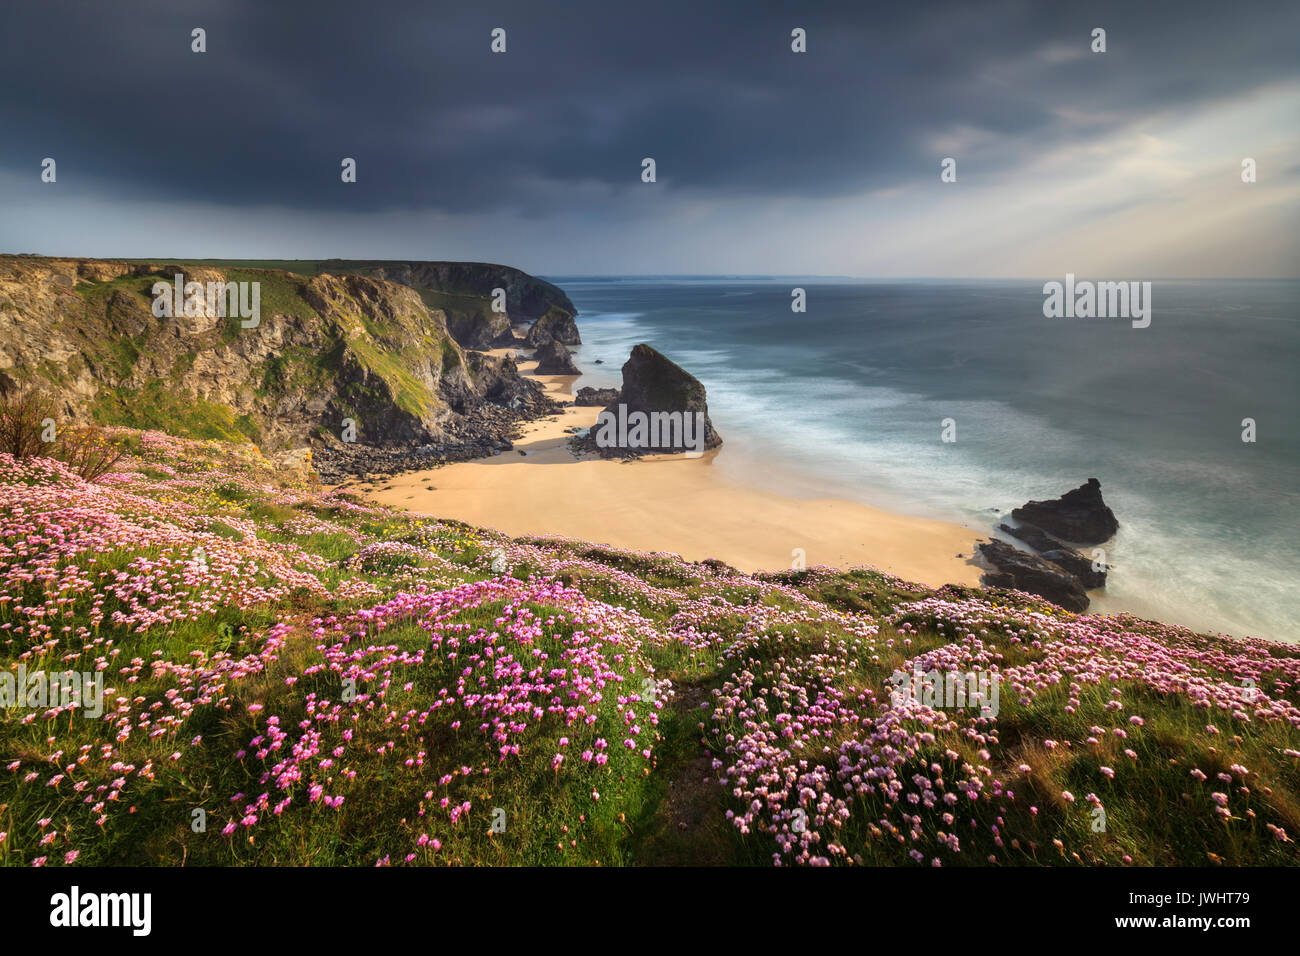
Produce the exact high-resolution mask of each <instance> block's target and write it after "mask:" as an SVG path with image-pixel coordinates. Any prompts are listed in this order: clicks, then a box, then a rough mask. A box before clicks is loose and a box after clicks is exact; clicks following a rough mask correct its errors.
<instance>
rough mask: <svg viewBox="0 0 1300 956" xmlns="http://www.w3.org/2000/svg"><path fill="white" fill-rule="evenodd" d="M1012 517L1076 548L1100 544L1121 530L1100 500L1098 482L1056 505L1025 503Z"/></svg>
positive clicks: (1086, 485)
mask: <svg viewBox="0 0 1300 956" xmlns="http://www.w3.org/2000/svg"><path fill="white" fill-rule="evenodd" d="M1011 517H1013V518H1015V519H1016V520H1017V521H1021V522H1026V523H1028V524H1033V525H1037V526H1038V527H1040V528H1042V529H1043V530H1045V531H1048V532H1050V533H1051V534H1054V535H1056V536H1057V537H1058V538H1064V539H1065V540H1066V541H1070V542H1074V543H1076V544H1100V543H1101V542H1103V541H1109V540H1110V539H1111V538H1113V537H1114V536H1115V532H1116V531H1118V530H1119V522H1118V521H1116V520H1115V514H1114V512H1112V511H1111V510H1110V508H1108V507H1107V506H1106V503H1105V502H1104V501H1102V499H1101V482H1100V481H1098V480H1097V479H1096V478H1089V479H1088V480H1087V482H1086V483H1085V484H1083V485H1080V486H1079V487H1078V488H1075V489H1074V490H1073V491H1068V492H1066V493H1065V494H1063V495H1062V496H1061V497H1060V498H1058V499H1056V500H1055V501H1029V502H1026V503H1025V504H1024V505H1022V506H1021V507H1019V508H1016V509H1015V510H1014V511H1012V512H1011Z"/></svg>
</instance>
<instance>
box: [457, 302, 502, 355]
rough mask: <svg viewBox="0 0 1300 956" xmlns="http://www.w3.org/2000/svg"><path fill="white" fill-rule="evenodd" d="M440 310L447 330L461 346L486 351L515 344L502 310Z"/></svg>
mask: <svg viewBox="0 0 1300 956" xmlns="http://www.w3.org/2000/svg"><path fill="white" fill-rule="evenodd" d="M442 312H443V314H444V315H445V316H446V320H447V331H449V332H450V333H451V337H452V338H454V339H455V340H456V344H458V345H459V346H460V347H461V348H464V349H475V350H477V351H480V352H486V351H488V350H490V349H495V348H501V347H503V346H512V345H514V344H515V333H514V330H513V329H512V328H511V327H510V318H509V316H507V315H506V314H505V313H504V312H493V311H491V310H490V309H484V310H480V311H475V312H457V311H455V310H454V309H444V310H442Z"/></svg>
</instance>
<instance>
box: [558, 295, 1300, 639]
mask: <svg viewBox="0 0 1300 956" xmlns="http://www.w3.org/2000/svg"><path fill="white" fill-rule="evenodd" d="M548 278H550V279H551V281H553V282H555V283H556V284H558V285H559V286H560V287H561V288H562V289H564V290H565V292H567V293H568V295H569V296H570V298H571V299H572V300H573V302H574V304H575V305H576V306H577V308H578V310H579V315H578V325H579V329H580V331H581V334H582V337H583V343H584V344H583V345H582V346H581V347H580V348H578V349H577V350H576V358H577V361H578V363H579V365H580V366H581V367H582V368H583V369H584V377H583V378H582V379H581V380H580V381H579V382H578V386H582V385H598V386H600V385H617V384H619V382H620V380H621V377H620V374H619V368H620V366H621V365H622V363H623V362H624V361H625V360H626V358H627V355H628V352H629V351H630V349H631V347H632V346H633V345H635V344H636V343H638V342H647V343H649V344H650V345H652V346H654V347H655V348H657V349H659V350H660V351H661V352H663V353H664V354H665V355H667V356H668V357H669V358H670V359H672V360H673V361H675V362H677V364H679V365H681V366H682V367H683V368H685V369H686V370H687V371H689V372H691V373H692V374H694V375H695V376H696V377H698V378H699V379H700V380H701V381H702V382H703V383H704V385H705V387H706V388H707V389H708V401H709V413H710V416H711V417H712V419H713V422H714V424H715V425H716V426H717V428H718V430H719V432H720V433H721V435H722V437H723V439H724V442H725V444H724V445H723V447H722V449H721V450H720V453H719V455H718V458H717V461H716V464H717V466H718V467H720V468H722V469H724V470H725V471H726V472H727V473H728V474H729V476H731V477H735V478H736V479H738V480H741V481H746V482H749V483H751V484H754V485H757V486H760V487H765V488H769V489H771V490H776V491H780V492H782V493H784V494H787V495H791V496H794V497H842V498H852V499H856V500H860V501H863V502H865V503H867V504H873V505H877V506H880V507H884V508H888V509H890V510H893V511H896V512H899V513H904V514H913V515H918V516H923V517H934V518H942V519H946V520H950V521H957V522H960V523H963V524H967V525H970V526H971V527H973V528H975V529H976V530H978V531H992V529H993V528H994V527H995V526H996V524H997V522H998V519H999V517H1000V516H1004V515H1006V514H1007V513H1008V512H1009V511H1010V510H1011V509H1012V508H1013V507H1016V506H1018V505H1020V504H1023V503H1024V502H1025V501H1027V500H1029V499H1031V498H1037V499H1045V498H1055V497H1057V496H1059V495H1060V494H1062V493H1064V492H1065V491H1068V490H1069V489H1071V488H1075V487H1077V486H1078V485H1080V484H1082V483H1083V482H1084V481H1085V480H1086V479H1088V478H1090V477H1096V478H1098V479H1100V481H1101V485H1102V492H1103V495H1104V496H1105V499H1106V502H1107V504H1109V505H1110V507H1111V508H1112V510H1113V511H1114V512H1115V514H1116V517H1117V518H1118V519H1119V522H1120V531H1119V534H1118V535H1117V536H1116V538H1115V539H1114V541H1113V542H1111V544H1110V545H1109V546H1108V548H1107V560H1108V562H1109V563H1110V564H1111V565H1112V568H1113V569H1112V571H1111V573H1110V576H1109V579H1108V583H1107V588H1106V591H1105V592H1104V596H1102V597H1094V601H1093V605H1092V608H1091V610H1094V611H1099V612H1103V613H1106V612H1115V611H1120V610H1130V611H1133V612H1135V613H1139V614H1143V615H1146V616H1150V617H1154V618H1157V619H1159V620H1164V621H1169V622H1171V623H1177V624H1184V625H1187V626H1189V627H1193V628H1197V629H1200V630H1210V631H1220V632H1224V633H1229V634H1234V635H1239V636H1246V635H1250V636H1257V637H1266V638H1272V639H1275V640H1285V641H1300V628H1298V627H1297V626H1296V624H1295V615H1294V612H1293V606H1294V597H1295V590H1296V586H1297V584H1298V583H1300V508H1298V507H1297V506H1298V505H1300V418H1298V417H1297V414H1296V410H1297V401H1298V400H1300V388H1298V387H1297V381H1300V281H1295V280H1284V281H1274V280H1204V281H1189V280H1167V281H1154V282H1153V288H1152V301H1151V306H1152V314H1151V324H1150V326H1149V327H1147V328H1133V327H1132V325H1131V323H1130V322H1129V321H1128V320H1126V319H1114V318H1111V319H1084V318H1046V317H1044V314H1043V303H1044V294H1043V283H1044V281H1047V280H1032V281H1031V280H990V281H977V280H960V281H958V280H953V281H947V280H934V281H930V280H917V281H896V280H895V281H883V280H882V281H863V280H835V279H826V278H779V279H765V278H735V279H731V278H698V279H696V278H672V277H667V278H641V277H629V278H590V277H585V278H584V277H566V276H553V277H548ZM1054 278H1055V279H1056V281H1061V280H1062V279H1063V278H1064V277H1063V276H1058V277H1054ZM794 288H802V289H804V290H805V293H806V302H807V311H806V312H804V313H795V312H793V311H792V310H791V290H792V289H794ZM596 359H602V360H603V362H604V364H602V365H597V364H595V360H596ZM1247 418H1249V419H1253V421H1254V423H1255V430H1256V440H1255V441H1254V442H1244V441H1243V440H1242V432H1243V424H1242V422H1243V419H1247ZM946 419H951V420H952V426H955V439H956V440H955V441H951V442H945V441H943V440H941V437H942V432H943V429H944V422H945V420H946ZM953 432H954V428H953V427H951V426H950V427H949V434H950V436H951V435H952V434H953ZM810 560H812V559H811V558H810Z"/></svg>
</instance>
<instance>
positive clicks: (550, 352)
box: [535, 339, 582, 375]
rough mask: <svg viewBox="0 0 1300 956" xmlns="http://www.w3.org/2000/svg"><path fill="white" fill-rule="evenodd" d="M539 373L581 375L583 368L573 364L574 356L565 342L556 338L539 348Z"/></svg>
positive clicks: (537, 356) (537, 357)
mask: <svg viewBox="0 0 1300 956" xmlns="http://www.w3.org/2000/svg"><path fill="white" fill-rule="evenodd" d="M535 358H536V359H537V374H538V375H581V374H582V370H581V369H579V368H578V366H576V365H574V364H573V356H572V355H571V354H570V353H569V350H568V349H567V348H565V346H564V343H563V342H557V341H555V340H554V339H552V340H551V341H549V342H547V343H545V344H544V345H542V346H540V347H539V348H538V349H537V355H536V356H535Z"/></svg>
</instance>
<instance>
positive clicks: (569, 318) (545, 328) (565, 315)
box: [524, 307, 582, 348]
mask: <svg viewBox="0 0 1300 956" xmlns="http://www.w3.org/2000/svg"><path fill="white" fill-rule="evenodd" d="M550 341H555V342H559V343H561V344H563V345H581V344H582V339H581V338H580V337H579V336H578V324H577V323H576V322H574V321H573V314H572V313H570V312H565V311H564V310H563V309H559V308H555V307H552V308H550V309H547V310H546V314H545V315H543V316H542V317H541V318H539V319H538V320H537V321H536V322H534V323H533V324H532V327H531V328H530V329H529V330H528V334H527V335H526V336H524V343H525V344H526V345H528V346H529V347H530V348H539V347H540V346H543V345H545V344H546V343H547V342H550Z"/></svg>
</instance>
